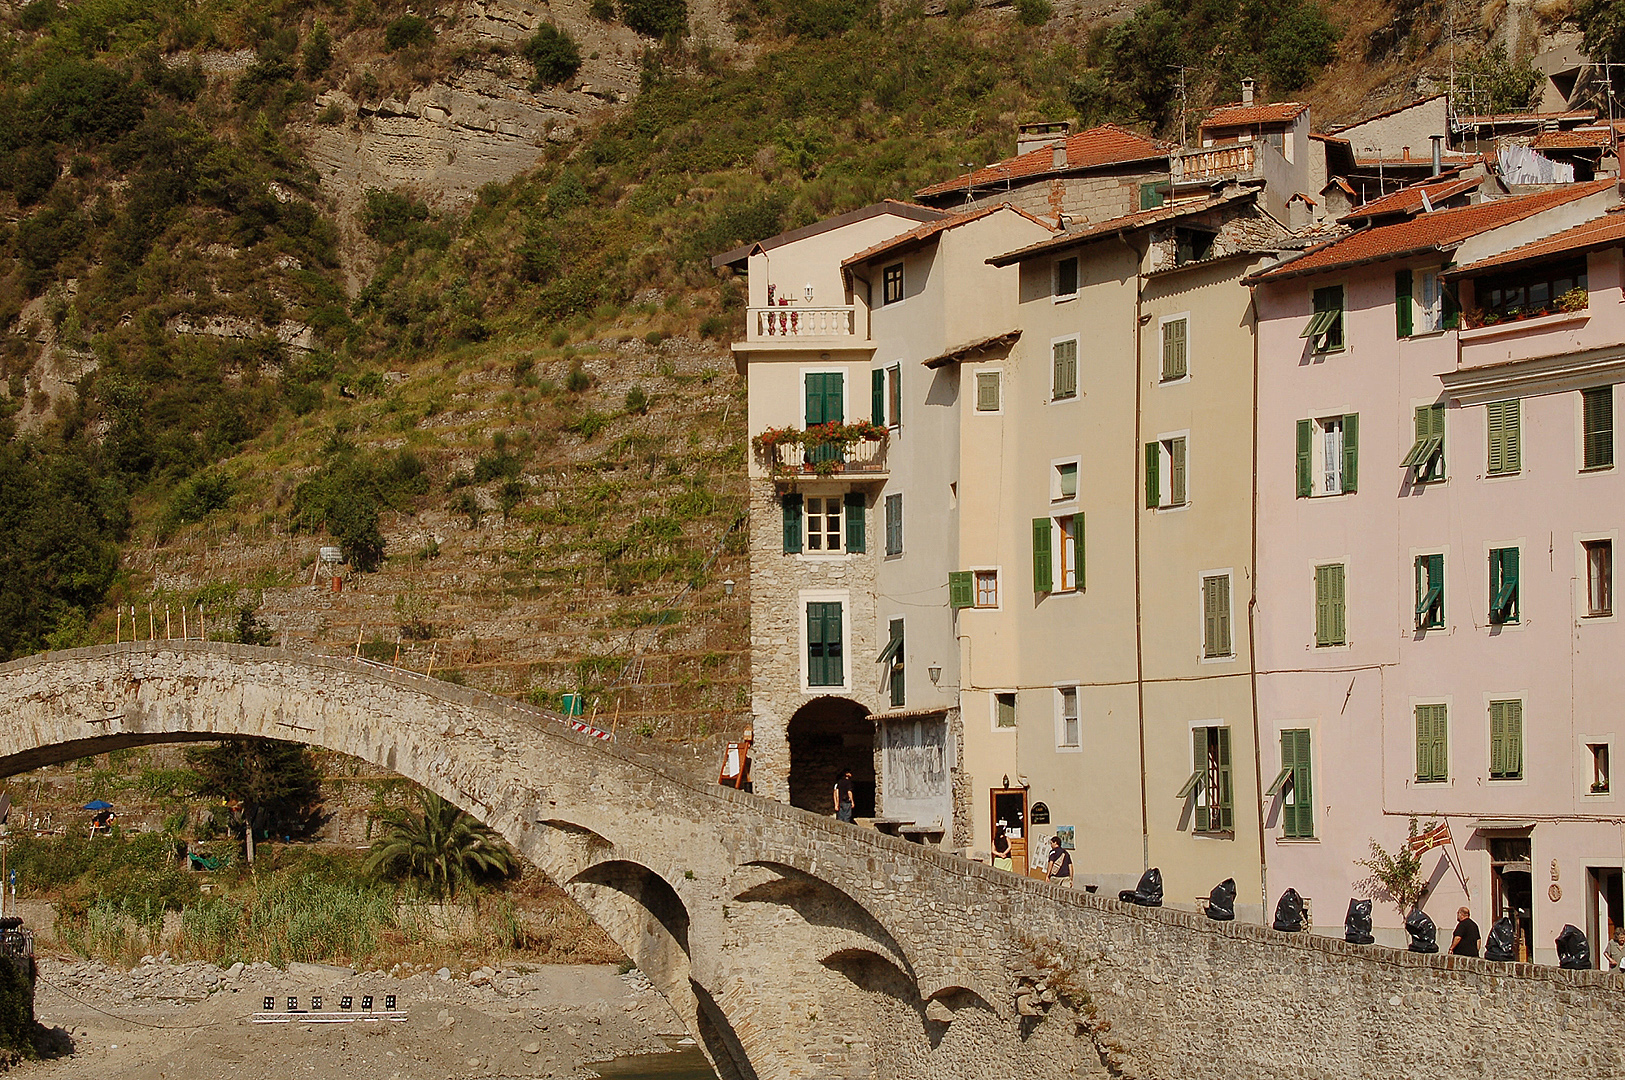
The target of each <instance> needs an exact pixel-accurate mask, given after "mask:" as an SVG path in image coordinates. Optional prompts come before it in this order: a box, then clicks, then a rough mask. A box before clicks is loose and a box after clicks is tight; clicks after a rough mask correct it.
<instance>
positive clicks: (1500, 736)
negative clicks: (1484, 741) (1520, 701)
mask: <svg viewBox="0 0 1625 1080" xmlns="http://www.w3.org/2000/svg"><path fill="white" fill-rule="evenodd" d="M1507 705H1508V702H1505V701H1492V702H1490V778H1491V779H1500V780H1504V779H1506V776H1507V766H1506V758H1507V724H1506V707H1507Z"/></svg>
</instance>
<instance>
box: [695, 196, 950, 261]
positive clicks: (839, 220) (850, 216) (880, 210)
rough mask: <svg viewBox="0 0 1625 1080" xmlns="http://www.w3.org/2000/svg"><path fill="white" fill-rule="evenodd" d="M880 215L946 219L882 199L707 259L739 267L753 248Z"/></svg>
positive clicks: (912, 205)
mask: <svg viewBox="0 0 1625 1080" xmlns="http://www.w3.org/2000/svg"><path fill="white" fill-rule="evenodd" d="M883 214H890V215H892V216H893V217H900V218H905V219H908V220H910V221H936V220H938V219H939V218H942V217H944V216H946V214H945V212H944V211H942V210H938V209H936V208H934V207H930V206H920V205H918V204H917V203H911V202H901V201H899V200H897V199H883V200H881V201H880V202H877V203H871V204H870V205H868V206H864V207H860V208H859V209H857V210H849V211H847V212H846V213H844V214H839V215H837V216H835V217H831V218H825V219H824V220H823V221H815V222H813V223H812V224H811V225H803V226H802V227H801V228H799V229H791V230H790V231H789V232H782V233H779V234H778V235H777V236H769V237H767V238H765V239H762V240H752V241H751V242H750V243H748V244H742V245H740V246H739V247H736V248H734V249H733V250H731V251H724V252H723V253H722V254H720V255H716V256H713V257H712V259H711V265H712V266H715V267H718V268H720V267H724V266H734V265H740V264H743V263H744V261H745V260H746V259H748V258H749V257H750V253H751V252H753V251H755V250H756V249H757V248H761V249H762V250H763V251H772V250H773V249H774V248H776V247H779V246H781V245H783V244H793V243H795V242H796V241H797V240H805V239H806V238H807V237H809V236H817V235H819V234H820V233H826V232H830V231H832V230H834V229H839V228H843V227H844V226H847V225H851V224H853V223H855V222H859V221H865V220H867V219H869V218H873V217H880V216H881V215H883Z"/></svg>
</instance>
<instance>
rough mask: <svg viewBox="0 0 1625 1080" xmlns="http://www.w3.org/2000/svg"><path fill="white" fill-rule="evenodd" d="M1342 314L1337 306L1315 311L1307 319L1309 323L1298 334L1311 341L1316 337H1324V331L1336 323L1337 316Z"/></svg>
mask: <svg viewBox="0 0 1625 1080" xmlns="http://www.w3.org/2000/svg"><path fill="white" fill-rule="evenodd" d="M1342 314H1343V313H1342V312H1341V311H1339V310H1338V309H1337V308H1331V309H1329V310H1327V311H1317V312H1315V317H1314V318H1312V319H1310V320H1309V325H1308V326H1306V327H1304V328H1303V333H1301V334H1299V335H1298V336H1299V337H1304V338H1308V339H1310V340H1311V341H1313V340H1315V339H1316V338H1322V337H1325V336H1326V332H1327V331H1329V330H1330V329H1331V328H1332V326H1333V325H1335V324H1336V322H1337V320H1338V317H1339V316H1341V315H1342Z"/></svg>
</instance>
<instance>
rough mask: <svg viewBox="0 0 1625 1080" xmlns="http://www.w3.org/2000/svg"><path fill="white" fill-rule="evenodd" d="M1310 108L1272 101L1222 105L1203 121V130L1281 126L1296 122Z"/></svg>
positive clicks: (1303, 105)
mask: <svg viewBox="0 0 1625 1080" xmlns="http://www.w3.org/2000/svg"><path fill="white" fill-rule="evenodd" d="M1308 107H1309V106H1308V105H1306V104H1304V103H1303V102H1301V101H1272V102H1269V103H1268V104H1265V105H1242V104H1241V103H1239V102H1237V103H1235V104H1232V105H1221V106H1219V107H1218V108H1217V109H1215V110H1213V115H1212V116H1209V117H1208V118H1207V119H1206V120H1203V121H1202V130H1204V131H1205V130H1206V129H1208V128H1230V127H1245V126H1247V125H1248V124H1281V123H1285V122H1287V121H1288V120H1296V119H1297V118H1298V115H1299V114H1300V113H1302V112H1303V111H1304V110H1305V109H1307V108H1308Z"/></svg>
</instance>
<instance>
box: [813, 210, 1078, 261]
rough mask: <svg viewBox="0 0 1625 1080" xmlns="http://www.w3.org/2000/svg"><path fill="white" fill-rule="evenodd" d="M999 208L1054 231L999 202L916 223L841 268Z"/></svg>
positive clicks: (957, 225) (914, 243) (929, 237)
mask: <svg viewBox="0 0 1625 1080" xmlns="http://www.w3.org/2000/svg"><path fill="white" fill-rule="evenodd" d="M1000 210H1009V211H1010V212H1011V213H1014V214H1020V215H1021V216H1022V217H1024V218H1026V219H1027V220H1028V221H1031V222H1034V223H1036V224H1038V225H1043V226H1044V228H1046V229H1049V230H1050V231H1051V232H1053V231H1054V227H1053V226H1051V225H1049V224H1048V223H1047V222H1044V221H1040V220H1039V219H1038V218H1035V217H1033V216H1032V215H1031V214H1029V213H1027V211H1025V210H1023V209H1021V208H1020V207H1017V206H1011V205H1010V204H1009V203H999V204H998V205H997V206H984V207H982V208H980V209H978V210H972V211H970V212H969V213H965V214H954V215H952V216H951V217H945V218H943V219H942V220H941V221H928V222H926V223H925V224H924V225H916V226H915V227H914V228H912V229H910V230H908V231H907V232H903V233H898V234H897V235H896V236H894V237H892V238H891V239H890V240H882V241H881V242H880V243H878V244H875V245H873V246H872V247H866V248H864V249H863V250H862V251H860V252H858V253H857V254H856V255H854V256H852V257H851V258H849V259H845V260H843V261H842V263H841V268H842V269H846V268H847V267H852V266H857V265H859V264H860V263H866V262H868V261H869V260H870V259H873V258H876V257H878V256H880V255H884V254H886V253H887V252H889V251H895V250H898V249H901V248H905V247H913V246H914V245H916V244H919V243H922V242H924V241H926V240H929V239H931V237H933V236H935V235H937V234H938V233H940V232H943V231H945V230H947V229H957V228H958V227H959V226H961V225H969V224H970V223H971V222H973V221H980V220H981V219H982V218H985V217H989V216H991V215H993V214H997V213H998V212H999V211H1000Z"/></svg>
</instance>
